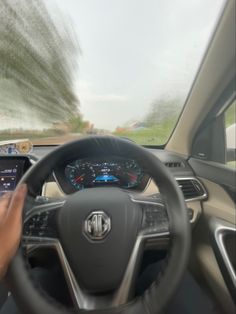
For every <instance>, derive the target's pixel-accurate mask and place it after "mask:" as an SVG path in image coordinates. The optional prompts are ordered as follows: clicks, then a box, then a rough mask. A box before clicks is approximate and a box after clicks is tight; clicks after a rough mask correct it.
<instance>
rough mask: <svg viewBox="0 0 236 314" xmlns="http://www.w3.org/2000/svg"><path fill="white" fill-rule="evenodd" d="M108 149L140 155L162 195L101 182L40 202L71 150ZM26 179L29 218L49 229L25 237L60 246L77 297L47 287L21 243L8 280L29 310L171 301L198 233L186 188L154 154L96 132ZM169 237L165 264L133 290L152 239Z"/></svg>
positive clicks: (93, 309) (112, 312)
mask: <svg viewBox="0 0 236 314" xmlns="http://www.w3.org/2000/svg"><path fill="white" fill-rule="evenodd" d="M108 155H114V156H119V157H125V158H130V159H136V160H137V159H138V160H139V161H140V162H141V163H142V165H143V166H144V168H145V171H146V172H147V173H148V174H150V175H151V177H152V178H153V180H154V181H155V183H156V184H157V185H158V188H159V190H160V193H161V198H162V200H161V199H154V198H151V197H143V196H142V195H141V194H136V193H133V194H131V193H130V190H122V189H120V188H117V187H97V188H89V189H85V190H82V191H78V192H76V193H74V194H71V195H67V196H66V197H65V198H63V199H62V200H61V199H60V200H54V201H51V200H50V199H47V201H44V202H43V203H40V201H39V199H40V198H38V197H37V196H38V195H40V191H41V189H42V186H43V184H44V182H45V181H46V179H47V178H48V176H49V175H50V174H51V173H52V172H53V170H54V169H55V166H58V165H60V163H62V161H64V160H66V159H68V156H69V157H70V158H71V160H72V158H77V159H78V158H86V157H101V156H103V157H105V156H108ZM23 182H24V183H26V184H27V185H28V196H27V198H26V202H25V208H24V223H25V224H27V222H29V221H30V219H35V220H36V221H37V222H39V223H41V225H40V226H41V227H40V228H41V229H40V232H39V233H36V234H34V233H32V234H29V235H28V236H27V235H26V236H25V237H23V241H22V245H23V246H26V247H28V248H34V247H40V246H44V247H54V248H55V249H56V250H57V252H58V255H59V258H60V261H61V263H62V267H63V270H64V273H65V274H66V280H67V283H68V286H69V288H70V292H71V294H72V296H73V301H74V304H75V307H74V310H73V311H70V310H69V309H66V308H63V307H62V306H60V307H59V305H58V304H57V303H56V302H55V303H54V302H53V301H52V300H51V299H49V298H46V297H45V295H44V294H42V293H40V292H39V290H38V289H37V288H36V287H35V285H34V284H33V282H32V280H31V279H30V275H29V272H28V270H27V267H26V262H25V259H24V257H23V254H22V253H21V250H19V251H18V252H17V254H16V256H15V257H14V258H13V260H12V262H11V265H10V267H9V271H8V275H7V280H8V283H9V285H10V288H11V291H12V294H13V296H14V299H15V301H16V303H17V305H18V307H19V309H20V310H21V311H22V312H23V313H30V314H42V313H44V314H69V313H87V314H108V313H109V314H157V313H160V312H161V311H162V310H163V309H164V307H165V306H166V305H167V304H168V302H169V301H170V300H171V296H172V295H173V294H174V292H175V291H176V289H177V287H178V284H179V282H180V280H181V278H182V275H183V273H184V271H185V269H186V267H187V262H188V256H189V251H190V242H191V240H190V239H191V235H190V223H189V219H188V215H187V210H186V206H185V201H184V199H183V195H182V192H181V191H180V189H179V187H178V185H177V183H176V181H175V179H174V177H173V176H172V175H171V174H170V172H169V170H168V169H167V168H166V167H165V166H164V165H163V163H162V162H161V161H160V160H159V159H158V158H157V157H156V156H154V154H152V153H150V152H149V151H148V150H147V149H145V148H143V147H141V146H138V145H136V144H134V143H132V142H130V141H128V140H125V139H120V138H116V137H113V136H93V137H91V136H90V137H87V138H82V139H79V140H77V141H74V142H70V143H67V144H65V145H62V146H60V147H58V148H57V149H55V150H53V151H52V152H51V153H49V154H48V155H46V156H45V157H43V158H42V159H41V160H39V161H38V162H37V163H36V164H35V165H33V166H32V167H31V168H30V170H29V171H28V172H27V173H26V174H25V175H24V177H23V178H22V180H21V182H20V183H23ZM40 217H41V218H40ZM37 219H38V220H37ZM40 219H41V220H40ZM40 221H41V222H40ZM45 222H46V227H45V225H44V223H45ZM42 226H44V227H45V228H43V227H42ZM166 241H167V242H168V244H169V254H168V258H167V264H166V267H165V270H164V271H163V272H162V274H161V276H159V277H158V278H156V280H155V281H154V283H153V284H151V286H150V287H149V288H148V289H147V290H146V291H145V292H144V293H143V295H141V296H139V297H135V298H134V297H133V298H132V296H133V291H134V283H135V279H136V277H137V274H138V269H139V264H140V260H141V257H142V254H143V252H144V250H145V249H146V248H147V246H148V245H149V246H150V245H151V246H152V247H153V248H155V249H158V248H160V247H161V245H163V243H166Z"/></svg>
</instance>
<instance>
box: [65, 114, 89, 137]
mask: <svg viewBox="0 0 236 314" xmlns="http://www.w3.org/2000/svg"><path fill="white" fill-rule="evenodd" d="M67 125H68V128H69V131H70V132H72V133H77V132H81V133H83V132H86V131H87V130H88V129H89V128H90V127H91V126H90V123H89V121H84V120H83V118H82V117H81V115H77V116H74V117H72V118H70V119H69V120H68V122H67Z"/></svg>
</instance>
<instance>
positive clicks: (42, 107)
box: [0, 0, 80, 123]
mask: <svg viewBox="0 0 236 314" xmlns="http://www.w3.org/2000/svg"><path fill="white" fill-rule="evenodd" d="M55 16H56V15H55ZM0 21H1V22H0V81H1V79H4V80H6V79H7V80H8V81H9V82H10V81H11V82H12V83H13V85H14V86H17V89H18V90H20V93H21V98H22V100H23V101H22V102H21V103H22V106H26V109H27V110H28V112H31V113H32V114H34V115H37V116H38V117H39V119H41V120H42V121H47V122H49V123H50V122H53V121H58V120H59V121H62V120H63V121H65V120H67V119H70V118H72V117H73V116H74V115H77V116H78V115H79V109H78V108H79V100H78V98H77V96H76V94H75V92H74V90H73V79H74V74H75V73H76V70H77V60H78V54H79V52H80V49H79V44H78V42H77V40H76V37H75V34H74V32H73V30H72V28H71V27H69V25H66V24H65V23H64V22H63V17H62V16H60V14H59V13H58V14H57V19H55V18H54V19H53V18H52V17H51V16H50V14H49V12H48V10H47V8H46V6H45V4H44V3H43V2H42V1H40V0H20V1H19V0H0ZM1 106H4V102H3V101H1V102H0V111H1ZM8 106H9V105H8ZM11 106H12V107H13V106H15V108H7V109H9V110H11V111H12V112H16V111H17V106H19V102H18V101H17V99H16V101H15V102H13V101H11ZM4 110H5V111H6V108H4ZM3 112H4V111H3Z"/></svg>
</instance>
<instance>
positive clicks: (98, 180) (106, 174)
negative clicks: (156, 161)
mask: <svg viewBox="0 0 236 314" xmlns="http://www.w3.org/2000/svg"><path fill="white" fill-rule="evenodd" d="M56 177H57V178H58V179H59V180H58V181H59V183H60V185H61V187H62V189H63V190H64V192H66V193H73V192H75V191H80V190H83V189H86V188H92V187H99V186H118V187H120V188H123V189H139V190H142V189H143V188H144V186H146V184H147V181H148V179H149V176H148V175H147V174H145V172H144V171H143V169H142V167H141V166H140V165H139V164H138V162H137V161H136V160H134V159H126V158H122V157H107V158H104V157H102V158H84V159H77V160H74V161H72V162H70V163H68V164H67V165H65V167H64V179H63V176H62V174H59V175H58V174H56Z"/></svg>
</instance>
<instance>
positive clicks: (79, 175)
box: [65, 161, 95, 190]
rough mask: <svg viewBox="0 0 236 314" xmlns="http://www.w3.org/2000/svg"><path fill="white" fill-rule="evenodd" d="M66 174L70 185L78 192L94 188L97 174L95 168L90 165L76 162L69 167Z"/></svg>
mask: <svg viewBox="0 0 236 314" xmlns="http://www.w3.org/2000/svg"><path fill="white" fill-rule="evenodd" d="M65 174H66V177H67V179H68V180H69V182H70V184H71V185H72V186H73V187H74V188H75V189H76V190H82V189H84V188H85V187H88V186H92V185H91V183H93V180H94V178H95V174H94V171H93V168H92V167H91V165H89V164H88V163H86V162H85V163H80V162H78V161H77V162H75V163H72V164H70V165H68V166H67V167H66V169H65Z"/></svg>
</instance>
